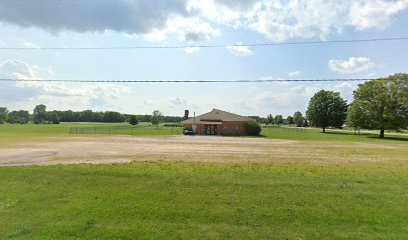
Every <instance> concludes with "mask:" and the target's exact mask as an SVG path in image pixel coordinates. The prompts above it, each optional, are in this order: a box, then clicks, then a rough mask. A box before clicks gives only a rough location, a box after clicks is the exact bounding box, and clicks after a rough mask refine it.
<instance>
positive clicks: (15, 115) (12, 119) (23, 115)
mask: <svg viewBox="0 0 408 240" xmlns="http://www.w3.org/2000/svg"><path fill="white" fill-rule="evenodd" d="M29 119H30V114H29V113H28V111H24V110H20V111H11V112H10V113H9V117H8V122H9V123H21V124H26V123H28V120H29Z"/></svg>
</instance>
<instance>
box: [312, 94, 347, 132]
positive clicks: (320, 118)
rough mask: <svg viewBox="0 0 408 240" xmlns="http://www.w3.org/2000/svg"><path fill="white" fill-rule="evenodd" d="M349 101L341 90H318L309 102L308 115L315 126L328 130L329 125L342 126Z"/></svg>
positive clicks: (324, 130)
mask: <svg viewBox="0 0 408 240" xmlns="http://www.w3.org/2000/svg"><path fill="white" fill-rule="evenodd" d="M346 114H347V101H345V100H343V98H342V97H341V96H340V93H339V92H333V91H324V90H321V91H319V92H317V93H316V94H315V95H314V96H313V97H312V98H311V99H310V102H309V106H308V107H307V111H306V117H307V119H308V120H309V121H310V122H311V124H312V125H313V126H316V127H321V128H322V129H323V132H326V128H327V127H335V128H341V127H342V126H343V124H344V122H345V120H346Z"/></svg>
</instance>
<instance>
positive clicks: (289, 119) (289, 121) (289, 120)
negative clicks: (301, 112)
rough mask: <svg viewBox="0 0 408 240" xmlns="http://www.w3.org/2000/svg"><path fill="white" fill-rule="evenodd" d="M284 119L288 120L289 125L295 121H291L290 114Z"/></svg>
mask: <svg viewBox="0 0 408 240" xmlns="http://www.w3.org/2000/svg"><path fill="white" fill-rule="evenodd" d="M286 121H288V124H289V125H292V124H294V123H295V122H294V121H293V117H292V116H288V117H287V118H286Z"/></svg>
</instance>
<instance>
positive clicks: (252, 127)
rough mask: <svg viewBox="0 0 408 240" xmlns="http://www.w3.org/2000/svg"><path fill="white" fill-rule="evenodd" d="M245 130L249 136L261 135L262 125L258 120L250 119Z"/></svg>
mask: <svg viewBox="0 0 408 240" xmlns="http://www.w3.org/2000/svg"><path fill="white" fill-rule="evenodd" d="M245 132H246V134H247V135H249V136H259V134H260V133H261V125H259V123H257V122H256V121H249V122H246V123H245Z"/></svg>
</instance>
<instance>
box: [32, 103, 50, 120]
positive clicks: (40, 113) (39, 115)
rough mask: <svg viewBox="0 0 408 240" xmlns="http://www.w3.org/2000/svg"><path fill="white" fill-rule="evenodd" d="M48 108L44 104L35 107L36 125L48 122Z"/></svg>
mask: <svg viewBox="0 0 408 240" xmlns="http://www.w3.org/2000/svg"><path fill="white" fill-rule="evenodd" d="M47 116H48V113H47V107H46V106H45V105H44V104H40V105H37V106H35V108H34V123H43V122H45V121H46V120H47Z"/></svg>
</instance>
